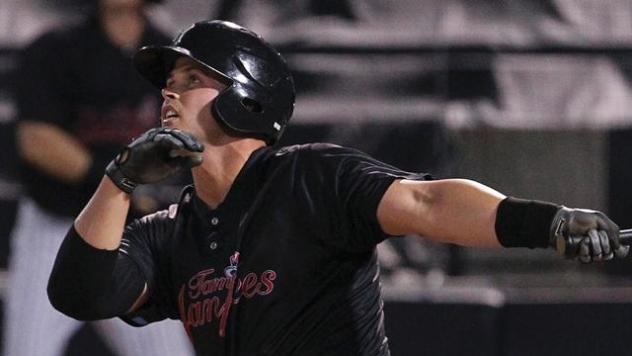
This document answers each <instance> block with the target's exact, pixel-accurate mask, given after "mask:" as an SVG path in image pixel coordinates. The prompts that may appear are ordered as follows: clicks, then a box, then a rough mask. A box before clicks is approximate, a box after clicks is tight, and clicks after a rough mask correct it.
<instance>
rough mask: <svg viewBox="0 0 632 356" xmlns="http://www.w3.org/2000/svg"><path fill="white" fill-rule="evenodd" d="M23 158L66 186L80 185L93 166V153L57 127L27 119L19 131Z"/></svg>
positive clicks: (18, 143)
mask: <svg viewBox="0 0 632 356" xmlns="http://www.w3.org/2000/svg"><path fill="white" fill-rule="evenodd" d="M17 146H18V152H19V154H20V156H21V157H22V159H24V161H25V162H27V163H29V164H30V165H32V166H34V167H36V168H37V169H39V170H41V171H42V172H44V173H46V174H48V175H50V176H52V177H54V178H56V179H58V180H60V181H62V182H65V183H78V182H80V181H81V180H82V179H83V178H84V177H85V176H86V174H87V173H88V171H89V169H90V166H91V165H92V157H91V155H90V152H88V150H87V149H86V148H85V147H84V146H83V145H82V144H81V143H80V142H79V141H78V140H77V139H76V138H74V137H73V136H71V135H70V134H68V133H67V132H66V131H64V130H62V129H61V128H60V127H58V126H57V125H55V124H51V123H46V122H37V121H29V120H25V121H22V122H20V124H19V125H18V131H17Z"/></svg>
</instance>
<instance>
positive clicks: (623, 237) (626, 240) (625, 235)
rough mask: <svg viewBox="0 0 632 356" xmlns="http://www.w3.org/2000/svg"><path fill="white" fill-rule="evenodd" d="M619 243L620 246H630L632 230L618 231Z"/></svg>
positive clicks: (631, 243)
mask: <svg viewBox="0 0 632 356" xmlns="http://www.w3.org/2000/svg"><path fill="white" fill-rule="evenodd" d="M619 241H621V244H622V245H626V246H629V245H632V229H624V230H621V231H619Z"/></svg>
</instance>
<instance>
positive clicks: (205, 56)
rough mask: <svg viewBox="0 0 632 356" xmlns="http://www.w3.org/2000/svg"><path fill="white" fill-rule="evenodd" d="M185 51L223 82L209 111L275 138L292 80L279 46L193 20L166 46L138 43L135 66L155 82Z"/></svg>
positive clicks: (286, 112)
mask: <svg viewBox="0 0 632 356" xmlns="http://www.w3.org/2000/svg"><path fill="white" fill-rule="evenodd" d="M181 56H185V57H188V58H191V59H192V60H194V61H196V62H198V63H200V64H201V65H203V66H204V67H206V68H208V69H210V70H211V71H213V72H215V73H216V74H218V75H219V76H220V77H221V78H223V79H225V80H226V82H227V83H228V87H227V89H226V90H224V91H222V92H221V93H220V94H219V95H218V96H217V98H216V99H215V100H214V102H213V104H212V105H211V110H212V113H213V116H214V117H215V118H216V119H217V120H219V121H220V123H222V124H223V125H224V126H225V127H227V128H228V129H229V131H232V132H233V133H234V134H237V135H239V136H246V137H256V138H260V139H263V140H265V141H266V142H267V143H268V144H273V143H275V142H276V141H277V140H278V139H279V137H281V134H282V133H283V130H284V129H285V126H286V125H287V123H288V121H289V120H290V116H292V112H293V110H294V98H295V91H294V81H293V79H292V75H291V73H290V70H289V68H288V66H287V64H286V62H285V60H284V59H283V57H282V56H281V54H279V52H277V51H276V50H275V49H274V48H272V47H271V46H270V45H269V44H268V43H266V42H265V41H264V40H263V38H261V37H260V36H259V35H257V34H255V33H254V32H252V31H249V30H247V29H245V28H243V27H241V26H239V25H236V24H234V23H232V22H227V21H202V22H197V23H195V24H194V25H192V26H191V27H189V28H188V29H186V30H184V31H183V32H182V33H180V35H178V37H176V39H175V40H174V41H173V43H172V44H171V45H169V46H148V47H143V48H141V49H140V50H139V51H138V52H137V53H136V55H135V56H134V65H135V67H136V69H137V70H138V71H139V72H140V73H141V74H142V75H143V76H144V77H145V78H146V79H148V80H149V81H150V82H152V83H153V84H154V85H155V86H156V87H158V88H164V86H165V82H166V78H167V73H168V72H169V71H170V70H171V69H172V68H173V65H174V63H175V61H176V59H177V58H178V57H181Z"/></svg>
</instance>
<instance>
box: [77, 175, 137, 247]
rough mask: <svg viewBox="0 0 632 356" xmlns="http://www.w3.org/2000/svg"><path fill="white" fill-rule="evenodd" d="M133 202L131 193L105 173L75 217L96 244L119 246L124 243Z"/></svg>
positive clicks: (81, 230) (83, 234) (85, 236)
mask: <svg viewBox="0 0 632 356" xmlns="http://www.w3.org/2000/svg"><path fill="white" fill-rule="evenodd" d="M129 206H130V197H129V194H127V193H124V192H123V191H121V190H120V189H119V188H117V187H116V186H115V185H114V183H112V181H111V180H110V179H109V178H108V177H105V176H104V177H103V179H102V180H101V183H100V184H99V187H98V188H97V190H96V192H95V193H94V195H93V196H92V198H91V199H90V201H89V202H88V204H86V206H85V208H84V209H83V211H81V213H80V214H79V216H78V217H77V219H76V220H75V229H76V230H77V233H78V234H79V235H80V236H81V237H82V238H83V239H84V240H85V241H86V242H87V243H88V244H90V245H92V246H93V247H96V248H99V249H106V250H115V249H117V248H118V247H119V245H120V243H121V236H122V235H123V229H124V227H125V219H126V217H127V213H128V211H129Z"/></svg>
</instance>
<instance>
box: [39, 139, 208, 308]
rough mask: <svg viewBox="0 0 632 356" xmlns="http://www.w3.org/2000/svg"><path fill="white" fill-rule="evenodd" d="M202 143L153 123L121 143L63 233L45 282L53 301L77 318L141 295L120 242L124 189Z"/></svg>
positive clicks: (167, 170)
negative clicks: (63, 237)
mask: <svg viewBox="0 0 632 356" xmlns="http://www.w3.org/2000/svg"><path fill="white" fill-rule="evenodd" d="M202 150H203V146H202V145H201V144H200V143H198V142H197V141H196V140H195V139H194V138H193V137H192V136H191V135H189V134H186V133H184V132H182V131H179V130H171V129H163V128H156V129H151V130H149V131H147V132H146V133H145V134H143V135H142V136H141V137H139V138H138V139H136V140H134V141H133V142H132V143H131V144H129V145H128V146H127V147H125V148H124V149H123V150H122V151H121V153H120V154H119V155H118V156H117V157H116V158H115V159H114V160H113V161H112V163H110V164H109V165H108V167H107V168H106V174H107V177H104V178H103V179H102V181H101V183H100V185H99V187H98V188H97V190H96V192H95V194H94V195H93V196H92V198H91V199H90V201H89V202H88V203H87V205H86V207H85V208H84V209H83V211H82V212H81V213H80V214H79V216H78V217H77V219H76V221H75V223H74V225H73V228H71V229H70V231H69V233H68V235H67V236H66V238H65V239H64V242H63V243H62V246H61V247H60V250H59V252H58V253H57V258H56V260H55V265H54V267H53V271H52V273H51V276H50V279H49V284H48V295H49V299H50V301H51V303H52V305H53V306H54V307H55V308H57V309H58V310H60V311H61V312H63V313H65V314H67V315H69V316H71V317H74V318H76V319H81V320H94V319H103V318H110V317H114V316H118V315H122V314H124V313H126V312H128V311H130V310H134V309H135V308H137V307H139V306H140V305H141V304H142V302H143V301H144V298H145V295H146V290H147V284H146V283H147V281H145V280H144V279H143V277H142V276H141V273H140V271H139V270H138V266H136V265H135V264H134V263H133V262H132V261H131V260H130V259H129V258H121V257H122V256H120V253H121V252H119V251H118V248H119V245H120V244H121V238H122V235H123V229H124V224H125V219H126V215H127V212H128V210H129V205H130V203H129V193H131V192H132V191H133V189H134V187H136V185H138V184H145V183H154V182H157V181H160V180H162V179H164V178H166V177H167V176H169V175H171V174H173V173H174V172H175V171H177V170H178V169H181V168H190V167H193V166H195V165H197V164H199V163H200V162H201V156H200V155H199V154H197V153H198V152H201V151H202Z"/></svg>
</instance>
